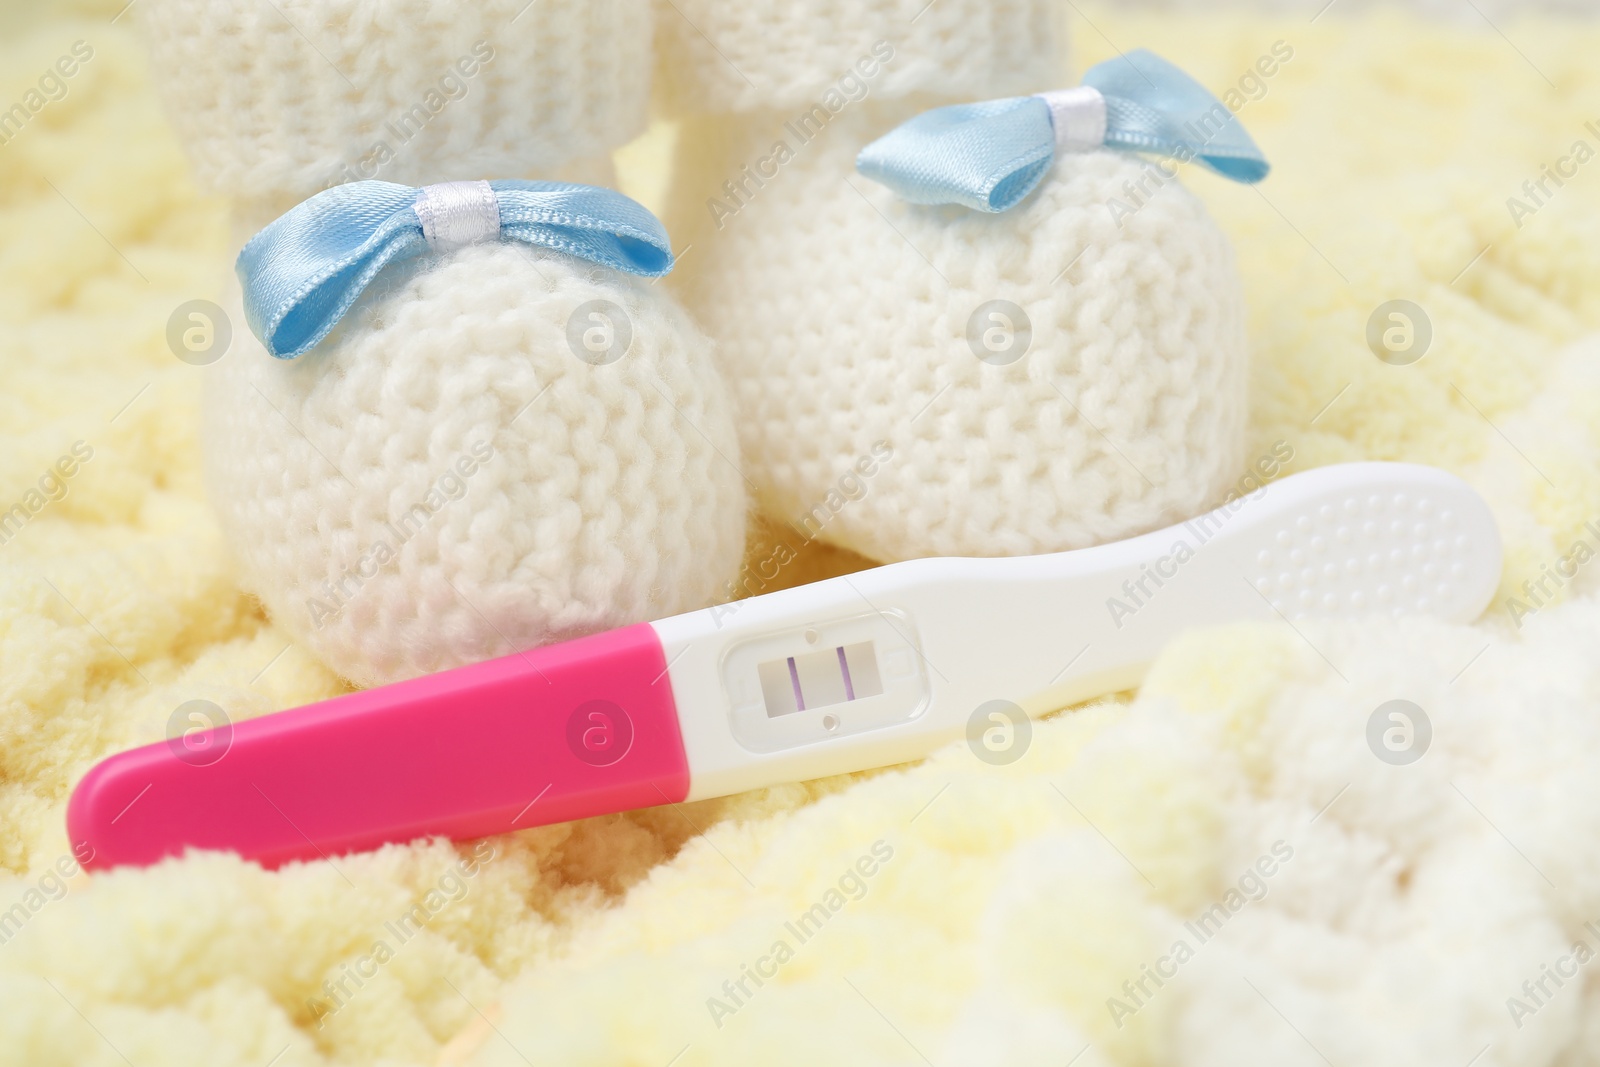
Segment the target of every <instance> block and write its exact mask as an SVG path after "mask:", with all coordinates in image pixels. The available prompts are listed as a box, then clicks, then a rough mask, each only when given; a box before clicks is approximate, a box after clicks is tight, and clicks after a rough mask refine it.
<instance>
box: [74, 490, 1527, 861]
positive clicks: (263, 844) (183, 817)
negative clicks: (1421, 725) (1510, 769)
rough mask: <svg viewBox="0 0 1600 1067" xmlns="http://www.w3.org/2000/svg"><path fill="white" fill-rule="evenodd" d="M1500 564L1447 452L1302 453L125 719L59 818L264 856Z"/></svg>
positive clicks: (865, 763)
mask: <svg viewBox="0 0 1600 1067" xmlns="http://www.w3.org/2000/svg"><path fill="white" fill-rule="evenodd" d="M1500 565H1501V549H1500V536H1499V531H1498V530H1497V528H1496V526H1495V522H1494V518H1493V516H1492V515H1491V514H1490V511H1489V509H1488V507H1487V506H1486V505H1485V503H1484V502H1483V500H1482V499H1481V498H1480V497H1479V496H1478V495H1477V494H1476V493H1475V492H1473V490H1472V489H1470V488H1469V487H1468V486H1467V485H1466V483H1464V482H1462V481H1461V480H1460V479H1458V478H1456V477H1454V476H1452V475H1450V474H1447V473H1445V472H1443V471H1440V470H1437V469H1434V468H1431V467H1422V466H1415V465H1411V464H1399V463H1352V464H1343V465H1339V466H1333V467H1325V468H1320V469H1317V470H1313V471H1309V472H1306V473H1304V474H1297V475H1294V476H1292V477H1288V478H1284V479H1282V480H1280V481H1277V482H1273V483H1272V484H1270V485H1268V486H1267V487H1265V488H1263V489H1260V490H1258V491H1256V492H1255V493H1253V494H1251V495H1249V496H1245V497H1240V498H1237V499H1234V500H1232V501H1231V502H1230V503H1228V504H1225V505H1224V506H1223V507H1221V508H1218V509H1217V510H1215V511H1212V512H1209V513H1208V514H1205V515H1202V516H1200V517H1198V518H1195V519H1192V520H1190V521H1188V522H1185V523H1183V524H1181V525H1178V526H1173V527H1170V528H1168V529H1164V530H1158V531H1155V532H1153V533H1148V534H1144V535H1142V536H1139V537H1135V538H1132V539H1130V540H1126V541H1119V542H1117V543H1114V544H1108V545H1102V546H1099V547H1095V548H1087V549H1080V550H1077V551H1072V552H1059V553H1054V554H1050V555H1040V556H1023V557H1013V558H999V559H966V558H959V559H956V558H940V559H920V560H912V561H909V562H905V563H896V564H891V565H889V566H885V567H879V568H876V569H874V570H868V571H862V572H859V573H856V574H850V575H846V576H844V577H840V578H832V579H829V580H827V581H822V582H817V583H815V584H812V585H806V586H801V587H798V588H794V589H785V590H781V591H778V592H774V593H767V594H765V595H762V596H757V597H752V598H750V599H748V600H743V601H738V602H735V603H732V604H725V605H719V606H717V607H714V608H709V609H705V610H701V611H694V612H690V613H688V614H685V615H678V616H676V617H674V618H670V619H663V620H661V621H660V622H652V623H641V624H638V625H635V626H628V627H625V628H623V629H620V630H614V631H611V632H609V633H603V634H598V635H595V636H593V637H585V638H581V639H579V640H575V641H569V642H566V643H563V644H559V645H551V646H547V647H544V648H538V649H534V650H531V651H528V652H523V653H518V654H515V655H510V656H505V657H503V658H500V659H496V660H492V661H489V662H486V663H480V664H475V665H473V666H470V667H462V668H458V669H456V670H450V671H445V672H442V673H440V674H435V675H430V676H427V677H423V678H417V679H414V680H411V681H407V682H400V683H397V684H394V685H388V686H383V687H381V688H377V689H370V690H366V691H364V692H358V693H352V694H349V695H347V696H341V697H337V698H335V699H333V700H328V701H324V702H322V703H319V704H313V705H309V706H306V707H302V708H296V709H294V710H290V711H284V712H279V713H277V714H273V715H266V716H262V717H260V718H256V719H251V720H249V721H246V722H241V723H236V724H232V725H231V726H222V727H218V728H216V729H214V730H210V731H201V732H197V733H193V734H190V735H186V736H185V737H183V738H178V739H174V740H173V741H170V742H160V743H157V744H153V745H148V746H146V747H144V748H139V749H135V750H133V751H130V752H124V753H122V754H120V755H116V756H112V757H111V758H109V759H107V760H105V761H103V762H102V763H100V764H99V765H97V766H96V767H94V768H93V769H92V770H91V771H90V772H89V773H88V775H86V776H85V777H84V779H83V781H82V782H81V783H80V784H79V785H78V788H77V790H76V791H75V792H74V794H73V796H72V800H71V803H70V805H69V807H68V812H67V825H68V832H69V835H70V838H71V840H72V842H73V844H74V846H87V848H88V849H89V850H92V855H93V859H92V861H90V862H88V863H87V864H86V865H87V866H91V867H110V866H116V865H121V864H149V863H154V862H156V861H158V860H160V859H162V858H164V857H167V856H176V855H180V854H182V853H183V852H184V851H185V850H187V849H191V848H195V849H215V850H225V851H231V852H236V853H238V854H239V855H241V856H244V857H246V858H249V859H252V860H256V861H258V862H260V863H262V864H264V865H266V866H276V865H279V864H282V863H285V862H288V861H291V860H309V859H318V858H325V857H329V856H335V855H339V854H341V853H346V852H351V851H356V850H360V849H370V848H375V847H377V846H379V845H382V844H384V843H386V842H405V841H411V840H414V839H416V838H421V837H432V836H445V837H450V838H455V839H463V838H475V837H482V836H486V835H490V834H498V833H505V832H508V831H512V830H520V829H525V828H527V827H530V826H540V825H545V824H549V823H557V822H564V821H567V820H571V819H581V818H586V817H589V816H593V815H601V814H606V813H610V812H618V811H626V810H629V809H632V808H641V807H650V806H654V805H660V804H667V803H676V802H679V801H686V800H699V799H702V798H706V797H716V796H724V795H727V794H730V793H737V792H741V791H743V790H747V789H754V788H757V787H760V786H767V785H773V784H775V783H780V782H791V781H803V780H807V779H813V778H820V777H824V776H827V775H833V774H840V773H843V772H846V771H855V770H862V769H865V768H870V767H882V766H889V765H892V764H897V763H904V762H907V761H910V760H915V759H918V758H921V757H923V756H926V755H928V754H929V753H931V752H933V751H934V750H935V749H937V748H939V747H941V746H943V745H945V744H948V743H950V742H951V741H953V740H956V739H959V738H961V737H962V736H964V735H965V734H966V731H967V726H968V720H969V718H970V717H971V716H973V715H974V713H975V712H976V711H977V710H978V709H979V708H981V707H982V706H984V705H985V704H988V703H990V702H992V701H996V700H1004V701H1010V702H1015V703H1018V704H1022V705H1025V706H1026V707H1027V708H1028V709H1029V711H1030V713H1039V712H1043V711H1048V710H1051V709H1054V708H1058V707H1062V706H1065V705H1067V704H1071V703H1074V702H1076V701H1080V700H1084V699H1087V698H1090V697H1093V696H1096V695H1100V694H1103V693H1107V692H1113V691H1116V690H1120V689H1125V688H1129V687H1131V686H1134V685H1136V684H1137V683H1138V682H1139V681H1140V679H1141V678H1142V677H1143V675H1144V672H1145V670H1146V668H1147V667H1148V665H1149V664H1150V662H1151V661H1152V660H1153V659H1154V658H1155V656H1156V654H1157V653H1158V652H1159V651H1160V649H1161V648H1162V646H1163V645H1165V644H1166V643H1167V642H1168V641H1169V640H1171V639H1172V638H1173V637H1174V636H1176V635H1177V634H1179V633H1181V632H1182V631H1184V630H1185V629H1187V628H1189V627H1194V626H1204V625H1210V624H1216V623H1225V622H1231V621H1236V620H1250V619H1254V620H1262V621H1272V620H1289V621H1298V620H1301V619H1313V618H1315V619H1356V618H1364V617H1370V616H1372V615H1375V614H1381V615H1425V616H1431V617H1434V618H1438V619H1442V620H1447V621H1452V622H1467V621H1470V620H1472V619H1474V618H1475V617H1476V616H1477V615H1478V614H1479V613H1480V612H1481V611H1482V610H1483V608H1484V607H1485V606H1486V605H1487V604H1488V602H1489V599H1490V597H1491V596H1492V595H1493V593H1494V590H1495V588H1496V586H1497V585H1498V583H1499V579H1500Z"/></svg>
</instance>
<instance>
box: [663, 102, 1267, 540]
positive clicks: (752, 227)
mask: <svg viewBox="0 0 1600 1067" xmlns="http://www.w3.org/2000/svg"><path fill="white" fill-rule="evenodd" d="M904 110H905V107H904V105H901V106H899V107H893V106H891V107H889V108H887V109H885V108H877V107H872V106H867V107H864V108H862V109H861V110H859V111H857V112H855V113H851V114H847V115H844V116H841V117H839V118H837V119H835V120H834V121H833V122H832V123H831V124H830V125H829V126H828V127H827V128H826V130H825V131H823V133H822V134H821V135H819V136H818V137H817V138H816V139H815V140H814V141H812V142H810V143H807V144H799V143H798V142H797V141H795V139H794V138H793V135H792V132H791V131H790V129H789V128H787V127H782V126H779V125H778V124H777V123H776V121H775V120H774V119H771V118H766V117H756V118H750V119H746V120H741V121H737V122H736V121H735V120H727V119H723V120H716V121H711V122H707V123H703V124H699V125H698V126H691V127H690V128H689V130H688V131H687V132H686V133H685V135H684V137H683V139H682V143H681V150H680V153H679V160H678V164H679V168H680V169H679V172H678V173H679V175H680V182H679V185H678V187H677V189H678V200H677V203H676V205H675V209H674V211H675V214H674V216H673V222H672V224H673V225H674V226H675V227H676V228H677V231H678V232H682V233H684V235H685V237H686V238H687V239H692V240H693V241H694V243H695V245H696V253H697V255H698V258H696V257H695V256H691V257H688V258H686V260H685V268H684V271H683V279H682V284H683V286H684V292H685V298H686V300H687V302H688V304H689V306H690V308H691V310H692V311H694V312H695V313H696V315H697V316H698V317H699V319H700V321H701V322H702V323H703V324H704V325H705V327H706V328H707V330H709V331H710V332H711V333H712V334H713V336H714V337H715V338H716V339H717V341H718V344H719V352H720V354H721V358H722V366H723V369H724V372H725V373H726V374H727V376H728V379H729V382H730V386H731V387H732V389H733V391H734V394H735V398H736V401H737V404H738V407H739V424H740V431H741V434H742V441H743V445H744V453H745V460H746V472H747V473H748V475H749V476H750V478H751V480H752V481H753V482H754V484H755V485H756V487H757V490H758V493H759V496H760V500H761V503H762V505H763V508H764V510H766V511H767V512H769V513H770V514H772V515H774V516H775V517H777V518H780V519H786V520H789V521H790V522H791V523H793V524H794V525H796V526H798V527H800V528H802V529H804V530H805V531H806V532H807V533H808V534H815V535H819V536H820V537H821V538H822V539H823V540H825V541H828V542H831V543H833V544H837V545H842V546H845V547H848V548H851V549H854V550H855V551H857V552H860V553H862V554H864V555H867V556H869V557H871V558H874V559H879V560H898V559H908V558H914V557H919V556H929V555H979V556H993V555H1021V554H1028V553H1035V552H1050V551H1058V550H1062V549H1071V548H1081V547H1084V546H1087V545H1092V544H1098V543H1101V542H1104V541H1109V540H1114V539H1117V538H1120V537H1126V536H1129V535H1131V534H1135V533H1140V532H1143V531H1145V530H1148V529H1151V528H1154V527H1159V526H1163V525H1168V524H1170V523H1172V522H1175V521H1179V520H1180V519H1182V518H1183V517H1186V516H1188V515H1192V514H1194V513H1195V512H1197V511H1200V510H1203V509H1204V508H1205V507H1206V506H1208V505H1210V504H1213V503H1215V502H1216V501H1217V500H1218V498H1219V497H1220V495H1221V494H1222V493H1223V492H1224V491H1225V489H1226V487H1227V486H1228V484H1229V483H1230V482H1232V481H1234V480H1236V479H1237V478H1238V470H1239V467H1240V464H1241V462H1242V460H1243V448H1244V429H1245V416H1246V412H1245V406H1246V405H1245V400H1246V380H1245V376H1246V349H1245V339H1244V327H1243V297H1242V294H1241V290H1240V285H1239V281H1238V277H1237V273H1236V270H1235V267H1234V260H1233V253H1232V250H1231V248H1230V246H1229V244H1228V241H1227V239H1226V238H1225V237H1224V236H1223V234H1222V232H1221V231H1220V230H1219V229H1218V228H1217V226H1216V225H1215V224H1214V223H1213V222H1212V221H1211V218H1210V216H1209V215H1208V214H1207V213H1206V211H1205V209H1204V207H1202V206H1201V204H1200V202H1199V201H1198V200H1197V199H1195V197H1194V196H1193V195H1191V194H1190V193H1189V192H1188V191H1187V190H1186V189H1184V188H1183V187H1182V185H1181V184H1180V183H1179V182H1177V181H1175V180H1168V181H1167V183H1166V184H1165V185H1162V186H1160V187H1156V186H1154V184H1153V183H1152V181H1151V179H1150V178H1149V176H1148V175H1150V174H1154V173H1159V172H1158V171H1156V168H1155V167H1154V165H1153V164H1150V163H1147V162H1146V161H1145V160H1143V159H1140V158H1138V157H1135V156H1132V155H1130V154H1127V153H1120V152H1111V151H1098V152H1093V153H1083V154H1072V155H1067V156H1065V157H1063V158H1062V159H1061V160H1060V161H1059V162H1058V163H1057V165H1056V167H1055V169H1054V171H1053V172H1052V173H1051V174H1050V175H1049V176H1048V177H1047V178H1046V180H1045V182H1044V183H1043V185H1042V186H1041V188H1040V189H1039V191H1037V192H1036V193H1035V194H1034V195H1033V196H1031V197H1030V198H1029V199H1028V200H1026V201H1025V202H1024V203H1023V204H1021V205H1019V206H1018V207H1016V208H1014V209H1013V210H1011V211H1009V212H1006V213H1003V214H999V215H988V214H982V213H978V212H973V211H968V210H966V209H964V208H955V207H952V208H928V207H917V206H912V205H908V204H905V203H903V202H901V201H900V200H898V199H897V198H896V197H895V196H894V195H893V194H891V193H890V192H889V191H888V190H886V189H884V188H882V187H880V186H877V185H875V184H874V183H872V182H870V181H868V180H866V179H864V178H862V177H860V176H859V175H857V174H855V173H854V171H853V166H852V164H853V158H854V153H855V151H856V149H857V148H858V147H859V146H860V145H863V144H865V143H867V142H868V141H869V140H871V139H872V137H873V136H875V135H876V133H878V132H881V130H882V129H883V128H885V127H886V125H889V124H892V122H893V121H896V120H897V118H898V116H899V115H901V114H903V113H904ZM730 126H731V127H732V128H733V129H734V132H733V133H732V134H731V135H730V134H729V132H728V130H729V128H730ZM706 127H710V128H712V129H713V130H714V131H715V136H711V137H710V138H709V140H710V141H712V142H714V146H713V147H709V148H708V147H707V145H706V143H704V141H703V140H702V135H701V134H700V133H699V132H697V130H700V129H703V128H706ZM774 136H777V137H786V138H789V140H790V142H791V143H792V144H794V145H795V146H796V147H795V152H794V159H793V160H792V161H791V162H788V163H787V164H785V165H783V166H782V168H781V169H780V170H778V171H777V173H776V175H775V176H773V177H771V178H770V180H769V181H767V182H765V183H764V184H763V186H762V187H760V188H756V187H755V185H754V184H752V183H748V182H746V183H745V187H744V189H743V190H741V191H739V195H738V196H734V195H733V194H730V193H728V192H726V191H724V190H722V189H719V188H718V181H719V179H720V177H721V175H722V174H723V173H730V174H733V175H734V176H735V180H736V181H741V182H743V181H745V178H746V176H747V175H748V174H749V173H751V172H750V171H749V170H740V164H741V163H742V162H746V161H748V160H751V159H754V158H756V156H757V155H762V154H765V152H766V151H767V150H768V146H769V144H770V143H771V141H772V138H773V137H774ZM718 148H720V149H721V150H722V153H723V154H721V155H719V152H718ZM1141 181H1143V182H1144V183H1145V190H1144V191H1143V192H1142V193H1141V191H1140V190H1139V189H1137V188H1136V186H1137V185H1138V183H1140V182H1141ZM1152 190H1153V191H1152ZM707 197H710V198H711V199H710V200H707V199H706V198H707ZM702 201H706V202H705V203H702ZM1114 201H1115V202H1118V203H1121V204H1123V205H1124V206H1125V207H1126V208H1127V209H1128V213H1127V214H1125V215H1120V216H1119V215H1114V214H1113V212H1112V211H1111V210H1110V205H1111V204H1112V203H1113V202H1114ZM1140 204H1142V206H1137V205H1140ZM718 205H720V206H718ZM729 205H737V207H736V211H735V210H729V209H728V206H729ZM713 216H715V220H714V221H713ZM695 230H698V231H699V232H698V234H694V233H693V231H695ZM691 234H693V236H691ZM701 249H703V251H701ZM780 250H781V251H780ZM996 301H1005V302H1007V303H1008V304H1009V305H1010V306H1009V307H1008V306H1006V305H1001V304H996V303H994V302H996ZM1015 309H1021V316H1018V315H1017V313H1016V310H1015ZM996 331H998V332H996ZM996 346H997V347H998V348H999V349H1000V351H993V350H992V348H994V347H996ZM980 357H981V358H980ZM878 442H887V444H888V446H889V447H890V449H892V452H893V456H892V458H890V459H889V460H888V461H887V462H885V463H883V464H882V465H881V466H880V467H879V469H878V470H877V471H876V472H875V473H873V474H872V475H871V477H870V479H868V480H867V484H866V487H865V489H864V490H856V489H855V487H854V484H853V482H854V479H853V478H852V477H851V469H852V467H853V466H855V465H856V464H857V462H858V461H859V460H860V459H861V458H862V457H863V456H866V455H868V454H869V453H871V452H872V451H873V449H874V446H875V445H877V443H878ZM880 451H881V449H880ZM841 485H842V486H843V487H844V489H845V490H847V492H845V493H844V495H846V496H851V495H855V494H856V492H860V493H862V494H864V495H861V496H860V499H854V500H850V501H849V502H848V503H845V502H843V501H841V500H840V496H841Z"/></svg>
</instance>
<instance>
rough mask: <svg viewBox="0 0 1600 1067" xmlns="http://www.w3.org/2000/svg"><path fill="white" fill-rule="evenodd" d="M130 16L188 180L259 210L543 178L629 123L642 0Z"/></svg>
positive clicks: (648, 29) (640, 114)
mask: <svg viewBox="0 0 1600 1067" xmlns="http://www.w3.org/2000/svg"><path fill="white" fill-rule="evenodd" d="M135 13H136V14H137V15H138V17H139V21H140V22H141V24H142V26H143V29H144V34H145V37H146V39H147V41H148V44H149V48H150V53H151V69H152V74H153V77H154V80H155V82H156V84H157V87H158V89H159V90H160V92H161V95H162V97H163V99H164V102H165V104H166V106H167V110H168V112H169V114H170V115H171V116H172V121H173V124H174V125H175V126H176V127H177V129H178V132H179V134H180V136H181V137H182V139H183V140H184V142H185V144H186V146H187V148H188V150H189V154H190V156H191V158H192V159H193V161H194V167H195V171H196V174H197V175H198V177H199V179H200V181H201V183H202V184H203V185H204V186H205V187H207V188H208V190H209V191H211V192H215V193H220V194H223V195H227V196H230V197H234V198H236V199H239V200H244V201H266V202H270V205H271V207H272V208H276V207H279V206H280V205H284V204H292V203H295V202H298V201H299V200H301V199H304V198H305V197H307V196H309V195H311V194H312V193H315V192H317V191H318V190H320V189H323V188H326V187H327V186H329V185H334V184H338V183H341V182H347V181H355V180H359V179H364V178H381V179H383V180H386V181H394V182H401V183H404V184H408V185H422V184H427V183H430V182H439V181H448V180H456V179H472V178H478V177H481V176H483V175H485V174H490V175H494V176H497V177H521V176H525V175H526V176H538V177H548V176H549V175H550V173H551V172H553V171H554V170H555V169H556V168H558V167H560V166H562V165H563V164H565V163H567V162H568V161H570V160H574V159H579V158H583V157H588V156H595V155H600V154H603V153H605V152H608V151H610V150H611V149H612V148H614V147H616V146H617V145H619V144H622V143H624V142H626V141H628V140H629V139H631V138H632V137H634V136H635V135H636V134H638V133H639V132H640V131H641V130H642V129H643V127H644V124H645V121H646V114H647V106H648V96H649V81H650V69H649V68H650V59H651V33H652V17H651V15H652V13H651V9H650V3H649V0H539V2H537V3H532V4H530V3H528V2H527V0H476V2H474V3H462V4H448V5H445V4H437V3H433V2H432V0H281V2H278V3H259V2H256V0H143V2H142V3H140V4H139V5H138V6H137V7H136V8H135ZM268 210H270V208H269V209H268Z"/></svg>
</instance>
